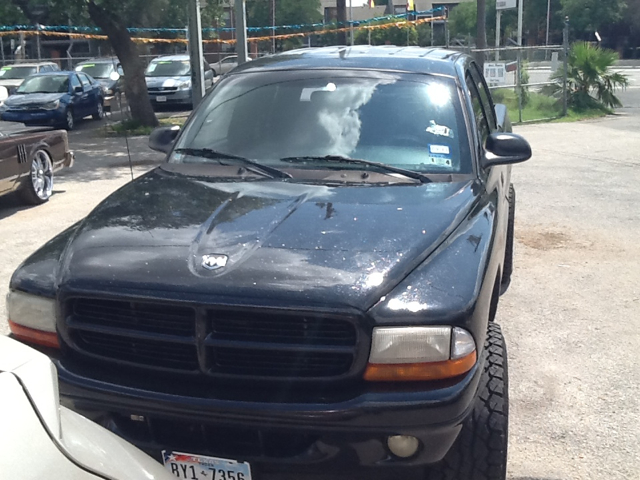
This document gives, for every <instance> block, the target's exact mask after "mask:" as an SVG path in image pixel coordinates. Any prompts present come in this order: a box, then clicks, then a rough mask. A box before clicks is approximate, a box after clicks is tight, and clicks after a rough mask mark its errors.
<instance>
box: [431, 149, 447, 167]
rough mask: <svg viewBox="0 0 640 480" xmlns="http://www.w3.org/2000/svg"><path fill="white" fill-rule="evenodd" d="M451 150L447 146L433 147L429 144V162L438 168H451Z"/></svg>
mask: <svg viewBox="0 0 640 480" xmlns="http://www.w3.org/2000/svg"><path fill="white" fill-rule="evenodd" d="M450 152H451V151H450V149H449V147H448V146H447V145H432V144H429V161H428V163H429V164H430V165H436V166H438V167H450V166H451V155H450Z"/></svg>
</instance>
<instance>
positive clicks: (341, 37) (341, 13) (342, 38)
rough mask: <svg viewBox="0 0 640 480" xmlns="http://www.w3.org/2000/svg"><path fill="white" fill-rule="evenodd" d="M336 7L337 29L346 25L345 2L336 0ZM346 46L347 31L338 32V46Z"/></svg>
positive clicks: (344, 0)
mask: <svg viewBox="0 0 640 480" xmlns="http://www.w3.org/2000/svg"><path fill="white" fill-rule="evenodd" d="M336 7H337V9H338V23H339V24H340V25H339V26H338V28H344V27H346V23H347V0H336ZM346 44H347V31H346V30H344V31H341V32H338V45H346Z"/></svg>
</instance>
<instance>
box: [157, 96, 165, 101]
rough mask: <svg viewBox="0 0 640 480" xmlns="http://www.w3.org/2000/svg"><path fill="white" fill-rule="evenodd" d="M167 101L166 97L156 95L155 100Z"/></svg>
mask: <svg viewBox="0 0 640 480" xmlns="http://www.w3.org/2000/svg"><path fill="white" fill-rule="evenodd" d="M166 101H167V97H165V96H162V95H159V96H157V97H156V102H166Z"/></svg>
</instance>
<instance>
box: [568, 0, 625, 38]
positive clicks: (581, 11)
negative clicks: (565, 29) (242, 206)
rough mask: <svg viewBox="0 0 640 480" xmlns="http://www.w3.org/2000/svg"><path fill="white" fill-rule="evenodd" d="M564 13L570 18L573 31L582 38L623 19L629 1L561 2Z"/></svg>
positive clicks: (593, 0) (584, 0)
mask: <svg viewBox="0 0 640 480" xmlns="http://www.w3.org/2000/svg"><path fill="white" fill-rule="evenodd" d="M561 1H562V12H563V14H564V15H566V16H568V17H569V20H570V22H571V29H572V31H574V32H575V33H576V34H577V35H579V36H580V37H582V38H585V39H588V38H593V33H594V32H595V31H597V30H599V29H602V27H604V26H606V25H610V24H613V23H616V22H618V21H619V20H621V19H622V16H623V15H624V13H625V10H626V7H627V0H606V1H603V0H561Z"/></svg>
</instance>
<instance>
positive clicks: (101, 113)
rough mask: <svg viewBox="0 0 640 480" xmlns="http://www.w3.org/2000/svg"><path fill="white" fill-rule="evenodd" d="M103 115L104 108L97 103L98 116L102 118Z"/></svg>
mask: <svg viewBox="0 0 640 480" xmlns="http://www.w3.org/2000/svg"><path fill="white" fill-rule="evenodd" d="M102 117H104V108H103V107H102V104H101V103H99V104H98V118H102Z"/></svg>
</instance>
